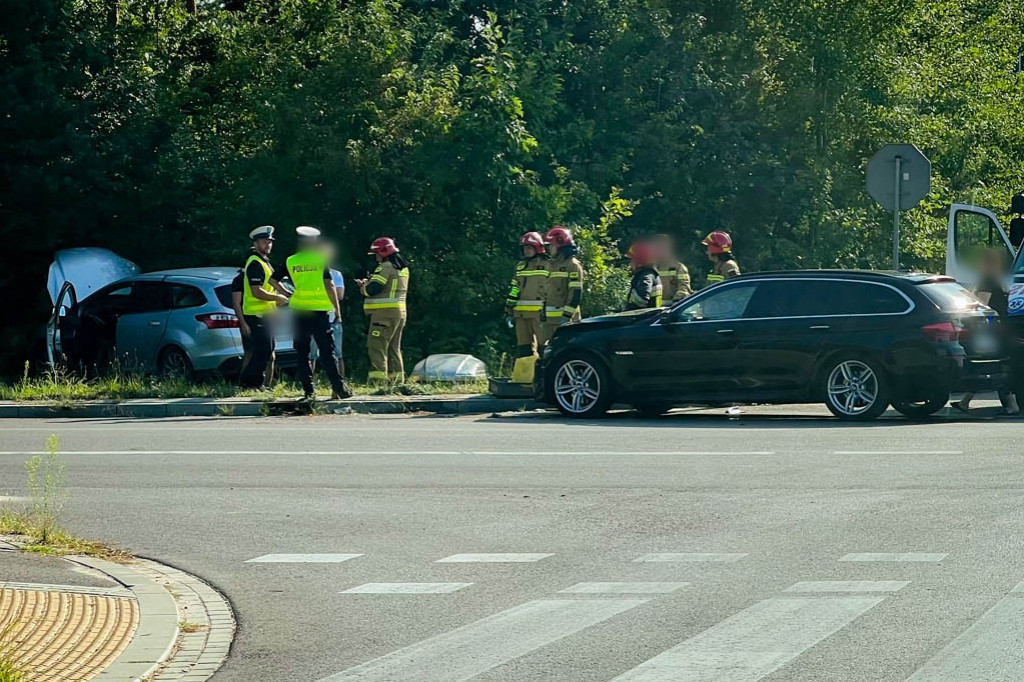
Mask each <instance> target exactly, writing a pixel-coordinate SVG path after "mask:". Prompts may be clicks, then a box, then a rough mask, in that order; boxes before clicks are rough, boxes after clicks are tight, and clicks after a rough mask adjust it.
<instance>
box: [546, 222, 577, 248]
mask: <svg viewBox="0 0 1024 682" xmlns="http://www.w3.org/2000/svg"><path fill="white" fill-rule="evenodd" d="M544 240H545V241H547V243H548V244H555V245H556V246H572V245H573V244H575V243H576V242H574V241H573V240H572V230H570V229H568V228H566V227H562V226H561V225H555V226H554V227H552V228H551V229H550V230H548V233H547V235H545V237H544Z"/></svg>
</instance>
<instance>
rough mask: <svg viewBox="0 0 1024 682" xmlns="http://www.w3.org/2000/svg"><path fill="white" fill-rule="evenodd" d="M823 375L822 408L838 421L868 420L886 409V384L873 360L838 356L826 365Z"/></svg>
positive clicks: (882, 373)
mask: <svg viewBox="0 0 1024 682" xmlns="http://www.w3.org/2000/svg"><path fill="white" fill-rule="evenodd" d="M822 376H823V377H824V386H823V387H822V388H823V390H822V393H823V394H824V396H825V406H826V407H828V409H829V411H830V412H831V413H832V414H834V415H835V416H837V417H839V418H840V419H843V420H846V421H870V420H872V419H877V418H878V417H879V416H880V415H881V414H882V413H883V412H885V408H887V407H888V406H889V386H888V381H887V380H886V377H885V374H884V372H882V370H881V368H880V367H879V366H878V365H877V364H876V363H875V362H874V361H872V360H869V359H867V358H863V357H853V356H840V357H838V358H836V359H834V360H833V361H832V362H830V363H828V365H827V366H826V367H825V371H824V372H823V373H822Z"/></svg>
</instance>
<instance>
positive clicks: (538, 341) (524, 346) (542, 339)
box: [513, 316, 548, 358]
mask: <svg viewBox="0 0 1024 682" xmlns="http://www.w3.org/2000/svg"><path fill="white" fill-rule="evenodd" d="M513 319H514V320H515V326H516V350H517V353H516V355H517V356H518V357H521V358H526V357H529V356H531V355H536V354H537V352H538V351H539V350H540V349H542V348H543V347H544V344H545V343H547V339H548V337H547V330H546V326H547V325H545V323H544V322H542V321H541V319H540V317H518V316H516V317H514V318H513Z"/></svg>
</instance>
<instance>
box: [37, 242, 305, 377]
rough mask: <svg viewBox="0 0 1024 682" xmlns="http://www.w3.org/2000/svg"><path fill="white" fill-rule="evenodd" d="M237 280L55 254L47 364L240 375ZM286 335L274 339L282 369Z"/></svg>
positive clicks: (209, 272) (230, 275) (101, 256)
mask: <svg viewBox="0 0 1024 682" xmlns="http://www.w3.org/2000/svg"><path fill="white" fill-rule="evenodd" d="M237 274H238V269H237V268H228V267H222V268H221V267H208V268H185V269H181V270H163V271H159V272H150V273H146V274H138V268H137V267H136V266H135V265H134V264H133V263H130V262H129V261H125V260H124V259H122V258H120V257H119V256H117V255H116V254H113V253H111V252H110V251H107V250H106V249H68V250H67V251H61V252H58V254H57V256H56V259H55V261H54V264H53V265H52V266H51V267H50V278H49V280H50V282H49V289H50V295H51V298H52V299H53V302H54V309H53V315H52V316H51V319H50V323H49V325H48V329H47V339H48V344H47V346H48V351H49V359H50V361H51V363H54V364H59V363H68V364H71V365H79V366H85V367H93V366H105V365H108V364H110V363H112V362H114V361H115V360H116V361H117V362H119V363H121V365H122V366H126V367H128V368H130V369H136V370H139V371H143V372H153V371H155V372H157V373H160V374H180V375H192V374H194V373H205V372H210V371H219V372H221V373H222V374H224V375H227V376H231V375H234V374H237V373H238V370H239V368H240V366H241V362H242V337H241V333H240V331H239V323H238V319H237V318H236V317H235V314H234V312H233V310H232V308H231V281H232V279H234V277H235V275H237ZM103 280H108V281H106V282H104V281H103ZM61 282H62V283H61ZM58 285H59V288H58ZM79 292H85V296H84V297H81V298H80V297H79ZM285 329H286V325H284V324H282V325H280V331H279V332H278V338H277V353H278V361H279V363H280V364H281V365H288V364H294V360H295V357H294V356H295V353H294V350H293V347H292V339H291V337H290V335H289V334H287V333H286V331H285Z"/></svg>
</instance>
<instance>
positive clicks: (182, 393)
mask: <svg viewBox="0 0 1024 682" xmlns="http://www.w3.org/2000/svg"><path fill="white" fill-rule="evenodd" d="M351 387H352V390H353V392H354V393H355V394H356V395H363V396H368V395H406V396H416V395H456V394H478V393H487V390H488V387H487V381H486V380H479V381H473V382H467V383H458V384H451V383H442V382H428V383H418V382H410V383H400V384H392V385H389V386H383V387H382V386H376V385H369V384H359V383H351ZM317 389H318V390H317V392H318V393H320V394H329V393H330V392H331V387H330V384H328V383H326V382H325V381H324V380H323V378H322V377H318V382H317ZM300 396H302V387H301V386H299V384H298V383H297V382H296V381H294V380H291V379H283V380H280V381H277V382H276V383H275V384H274V385H273V387H271V388H268V389H262V390H251V389H242V388H239V387H238V386H236V385H234V384H232V383H229V382H227V381H225V380H223V379H218V380H209V381H201V382H196V381H192V380H190V379H186V378H182V377H155V376H149V375H144V374H137V373H133V372H125V371H121V370H117V369H114V370H112V371H111V372H110V373H109V374H107V375H105V376H101V377H81V376H78V375H75V374H72V373H70V372H65V371H62V370H59V369H58V370H50V371H47V372H45V373H44V374H41V375H39V376H35V377H30V376H29V375H28V374H27V373H26V374H25V375H24V376H22V378H21V379H20V380H19V381H17V382H14V383H6V382H0V400H15V401H19V402H32V401H50V402H56V403H57V404H59V405H64V406H70V405H72V404H73V403H76V402H81V401H87V400H131V399H138V398H155V399H170V398H253V399H257V400H277V399H288V398H298V397H300Z"/></svg>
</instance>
